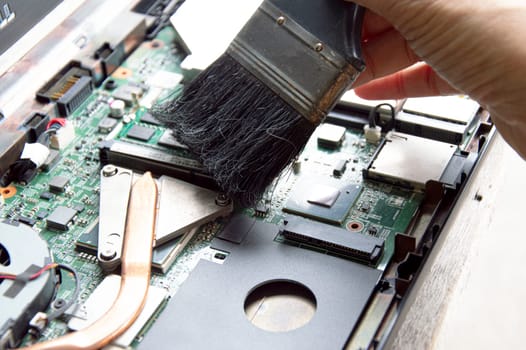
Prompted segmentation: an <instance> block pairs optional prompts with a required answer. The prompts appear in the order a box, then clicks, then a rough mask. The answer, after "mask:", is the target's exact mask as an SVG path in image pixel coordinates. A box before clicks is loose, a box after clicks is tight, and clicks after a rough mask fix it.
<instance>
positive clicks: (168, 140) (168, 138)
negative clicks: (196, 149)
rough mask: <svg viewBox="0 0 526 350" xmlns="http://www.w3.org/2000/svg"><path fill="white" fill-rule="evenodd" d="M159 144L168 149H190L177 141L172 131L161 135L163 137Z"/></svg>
mask: <svg viewBox="0 0 526 350" xmlns="http://www.w3.org/2000/svg"><path fill="white" fill-rule="evenodd" d="M157 144H158V145H161V146H165V147H168V148H174V149H183V150H187V149H188V147H187V146H186V145H185V144H182V143H181V142H179V141H177V139H176V138H175V137H174V136H173V134H172V132H171V131H170V130H166V131H165V132H164V133H163V134H162V135H161V137H160V138H159V141H157Z"/></svg>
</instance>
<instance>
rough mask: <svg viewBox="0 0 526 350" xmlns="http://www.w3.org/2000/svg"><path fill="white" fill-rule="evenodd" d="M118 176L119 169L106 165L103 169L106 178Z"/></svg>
mask: <svg viewBox="0 0 526 350" xmlns="http://www.w3.org/2000/svg"><path fill="white" fill-rule="evenodd" d="M115 174H117V168H116V167H114V166H113V165H106V166H105V167H104V168H102V175H104V176H106V177H110V176H113V175H115Z"/></svg>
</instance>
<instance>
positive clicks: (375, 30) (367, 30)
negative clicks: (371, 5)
mask: <svg viewBox="0 0 526 350" xmlns="http://www.w3.org/2000/svg"><path fill="white" fill-rule="evenodd" d="M391 28H393V26H392V25H391V23H389V22H388V21H387V20H386V19H385V18H383V17H382V16H379V15H377V14H376V13H374V12H372V11H369V10H367V11H366V12H365V15H364V18H363V28H362V38H363V39H364V40H370V39H372V38H374V37H375V36H377V35H379V34H383V33H385V32H387V31H388V30H390V29H391Z"/></svg>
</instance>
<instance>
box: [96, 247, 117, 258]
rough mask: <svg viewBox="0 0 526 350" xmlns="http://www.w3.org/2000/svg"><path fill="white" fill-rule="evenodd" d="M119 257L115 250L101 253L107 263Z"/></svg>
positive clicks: (107, 249)
mask: <svg viewBox="0 0 526 350" xmlns="http://www.w3.org/2000/svg"><path fill="white" fill-rule="evenodd" d="M116 255H117V252H116V251H115V249H113V248H106V249H104V250H103V251H102V252H101V253H100V258H101V259H102V260H105V261H110V260H111V259H113V258H114V257H115V256H116Z"/></svg>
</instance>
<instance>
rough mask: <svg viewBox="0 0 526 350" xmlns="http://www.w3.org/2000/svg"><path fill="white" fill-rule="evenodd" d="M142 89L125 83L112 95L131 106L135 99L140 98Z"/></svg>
mask: <svg viewBox="0 0 526 350" xmlns="http://www.w3.org/2000/svg"><path fill="white" fill-rule="evenodd" d="M143 92H144V90H143V89H142V88H141V87H140V86H136V85H131V84H126V85H121V86H119V87H118V88H117V90H115V91H114V92H113V97H114V98H115V99H117V100H122V101H124V103H125V104H126V106H128V107H129V106H131V105H133V103H134V102H135V101H137V100H138V99H140V98H141V96H142V94H143Z"/></svg>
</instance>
